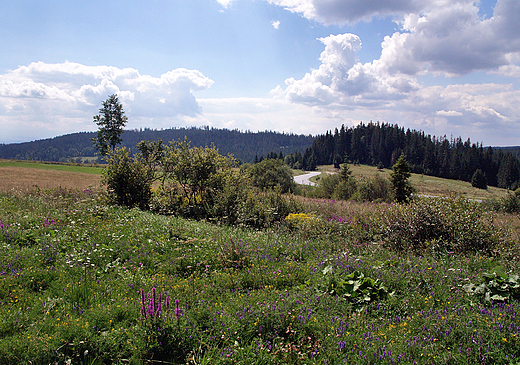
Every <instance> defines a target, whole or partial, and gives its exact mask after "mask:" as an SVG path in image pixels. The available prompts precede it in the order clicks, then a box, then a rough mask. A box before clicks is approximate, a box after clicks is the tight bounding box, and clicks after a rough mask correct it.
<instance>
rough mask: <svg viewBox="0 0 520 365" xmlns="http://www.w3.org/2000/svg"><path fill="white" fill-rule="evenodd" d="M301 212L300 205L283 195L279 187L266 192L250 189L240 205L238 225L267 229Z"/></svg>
mask: <svg viewBox="0 0 520 365" xmlns="http://www.w3.org/2000/svg"><path fill="white" fill-rule="evenodd" d="M300 210H301V209H300V207H299V205H298V203H297V202H296V201H295V200H294V199H293V198H292V197H285V196H284V195H282V192H281V189H280V188H279V187H277V188H275V189H273V190H266V191H260V190H256V189H250V190H249V191H248V192H247V196H246V197H245V199H244V200H243V202H242V203H241V205H240V211H239V216H238V219H237V223H240V224H245V225H249V226H253V227H258V228H260V227H267V226H270V225H272V224H273V223H275V222H281V221H282V220H283V219H285V217H287V216H288V215H289V214H290V213H295V212H298V211H300Z"/></svg>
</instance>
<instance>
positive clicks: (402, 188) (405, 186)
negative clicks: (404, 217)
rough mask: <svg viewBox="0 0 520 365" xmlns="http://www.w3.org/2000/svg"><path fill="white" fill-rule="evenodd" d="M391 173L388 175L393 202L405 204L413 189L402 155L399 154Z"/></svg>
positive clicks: (408, 169) (408, 168) (408, 167)
mask: <svg viewBox="0 0 520 365" xmlns="http://www.w3.org/2000/svg"><path fill="white" fill-rule="evenodd" d="M392 169H393V172H392V173H390V181H391V182H392V186H393V188H394V194H395V201H396V202H398V203H406V202H408V201H409V200H410V197H411V196H412V193H413V188H412V186H411V185H410V182H409V181H408V179H409V178H410V176H411V174H410V165H409V164H408V162H407V161H406V158H405V157H404V154H401V156H400V157H399V159H398V160H397V162H396V163H395V165H394V166H393V168H392Z"/></svg>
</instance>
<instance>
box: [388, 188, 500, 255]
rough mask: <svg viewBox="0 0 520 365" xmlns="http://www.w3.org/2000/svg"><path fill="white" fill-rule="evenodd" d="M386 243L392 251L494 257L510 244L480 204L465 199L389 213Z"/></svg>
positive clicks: (427, 201)
mask: <svg viewBox="0 0 520 365" xmlns="http://www.w3.org/2000/svg"><path fill="white" fill-rule="evenodd" d="M383 237H384V238H383V240H384V241H385V243H386V244H387V245H388V246H389V247H390V248H392V249H395V250H398V251H402V250H412V251H419V252H424V251H433V252H437V253H439V252H443V253H449V252H456V253H470V252H481V253H485V254H493V253H494V252H495V250H496V249H497V248H498V247H499V246H500V245H501V244H502V243H503V242H504V241H505V240H507V236H506V235H505V233H504V232H503V231H502V230H501V229H500V228H499V227H498V226H497V225H496V224H495V222H494V216H492V215H491V214H490V213H485V211H484V209H483V207H482V206H481V204H480V203H478V202H474V201H470V200H467V199H463V198H447V199H440V198H422V199H418V200H417V201H413V202H412V203H411V204H409V205H395V206H393V207H391V208H390V209H389V210H388V211H387V213H386V224H385V227H384V229H383Z"/></svg>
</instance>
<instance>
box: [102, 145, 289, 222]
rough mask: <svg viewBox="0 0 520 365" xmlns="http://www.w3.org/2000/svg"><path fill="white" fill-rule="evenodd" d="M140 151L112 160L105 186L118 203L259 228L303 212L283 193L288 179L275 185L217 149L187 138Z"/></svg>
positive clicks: (119, 154) (114, 156)
mask: <svg viewBox="0 0 520 365" xmlns="http://www.w3.org/2000/svg"><path fill="white" fill-rule="evenodd" d="M138 147H139V150H140V153H138V154H136V155H135V156H133V157H131V156H130V151H129V150H128V149H126V148H121V149H120V148H116V149H115V150H114V151H113V152H111V154H110V155H109V157H108V166H107V168H106V169H105V171H104V179H103V182H104V184H105V185H106V186H107V192H108V198H109V202H110V203H112V204H116V205H121V206H127V207H138V208H140V209H151V210H153V211H155V212H158V213H163V214H175V215H179V216H183V217H187V218H203V219H211V220H217V221H219V222H222V223H226V224H246V225H251V226H255V227H264V226H268V225H270V224H272V223H273V222H277V221H281V220H283V219H284V218H285V216H287V214H289V213H290V212H293V211H296V210H297V207H296V203H295V202H294V200H291V199H290V198H286V197H285V196H283V195H282V193H285V192H287V191H289V190H290V189H291V186H292V185H291V184H287V182H286V181H285V180H287V179H285V180H284V183H283V184H281V183H277V184H271V185H269V184H267V182H268V181H270V179H266V178H265V176H264V178H263V180H261V179H260V176H261V175H262V174H261V173H260V172H261V171H263V170H262V169H260V168H259V169H257V170H259V171H256V170H252V175H251V174H250V172H249V171H248V170H243V169H238V168H237V165H238V163H237V161H236V160H235V159H234V158H233V157H232V156H221V155H220V154H219V153H218V150H217V149H216V148H215V146H211V147H191V146H190V143H189V142H188V141H187V140H186V139H185V140H184V141H181V140H179V141H172V142H170V143H169V144H168V145H163V144H162V141H158V142H147V141H143V142H141V143H140V144H139V146H138ZM270 161H275V162H276V161H277V160H266V161H264V162H266V166H263V169H266V168H267V169H268V168H269V167H270V166H271V164H267V163H270ZM260 167H262V166H260ZM274 167H276V169H275V170H276V171H278V172H279V173H277V176H278V177H279V176H282V175H284V176H285V175H287V174H282V172H284V166H274ZM289 176H290V175H289ZM254 178H256V180H254ZM291 179H292V177H291ZM252 180H254V181H256V182H257V183H256V184H255V183H254V181H252ZM260 180H261V181H263V183H262V184H259V183H258V181H260ZM273 181H274V182H276V181H278V180H277V179H273ZM154 182H155V185H154ZM153 186H155V188H153Z"/></svg>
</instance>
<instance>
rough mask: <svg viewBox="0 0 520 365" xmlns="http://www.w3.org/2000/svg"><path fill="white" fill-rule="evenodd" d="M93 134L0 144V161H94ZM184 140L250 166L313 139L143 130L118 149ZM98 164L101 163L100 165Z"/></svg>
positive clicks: (268, 134)
mask: <svg viewBox="0 0 520 365" xmlns="http://www.w3.org/2000/svg"><path fill="white" fill-rule="evenodd" d="M94 137H96V132H80V133H73V134H68V135H64V136H59V137H55V138H49V139H43V140H38V141H33V142H26V143H12V144H0V158H5V159H19V160H36V161H61V162H69V161H70V160H74V161H76V160H77V162H79V161H80V160H81V157H95V156H96V154H97V150H96V147H95V146H94V145H93V144H92V138H94ZM184 137H187V138H188V140H189V141H191V143H192V146H210V145H211V144H212V143H214V144H215V146H216V147H217V148H218V149H219V153H221V154H223V155H227V154H228V153H231V154H233V155H234V156H235V158H237V159H238V160H240V161H242V162H253V161H254V159H255V156H266V155H267V154H269V153H271V152H272V151H277V153H278V154H280V153H282V155H285V154H289V153H293V152H296V151H301V150H305V149H307V148H310V146H311V145H312V142H313V141H314V137H313V136H311V135H296V134H292V133H278V132H272V131H263V132H251V131H245V132H242V131H239V130H228V129H215V128H209V127H201V128H197V127H189V128H172V129H164V130H154V129H150V128H144V129H139V130H137V129H136V130H125V131H124V133H123V134H122V135H121V138H122V142H121V144H120V146H121V147H127V148H131V149H132V152H134V151H135V152H137V144H138V143H139V142H141V141H143V140H147V141H156V140H158V139H162V140H163V141H173V140H178V139H184ZM100 162H101V161H100Z"/></svg>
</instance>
